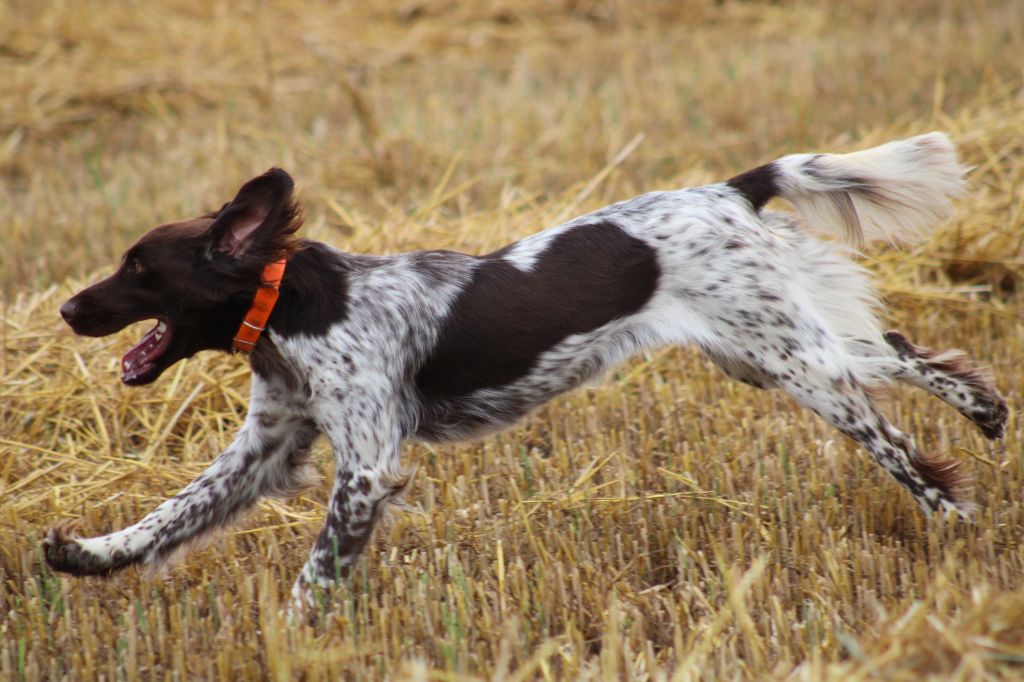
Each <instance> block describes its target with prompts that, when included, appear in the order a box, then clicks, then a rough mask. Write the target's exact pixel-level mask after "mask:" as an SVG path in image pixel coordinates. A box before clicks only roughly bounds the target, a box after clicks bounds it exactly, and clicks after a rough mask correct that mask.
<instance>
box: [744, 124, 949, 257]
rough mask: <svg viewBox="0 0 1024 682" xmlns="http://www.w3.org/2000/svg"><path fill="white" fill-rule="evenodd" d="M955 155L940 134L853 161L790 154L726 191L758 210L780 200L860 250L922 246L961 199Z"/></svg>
mask: <svg viewBox="0 0 1024 682" xmlns="http://www.w3.org/2000/svg"><path fill="white" fill-rule="evenodd" d="M967 170H968V168H967V167H965V166H962V165H960V163H959V162H958V161H957V157H956V148H955V147H954V146H953V143H952V142H951V141H950V139H949V137H948V136H946V135H945V134H944V133H928V134H927V135H918V136H917V137H911V138H909V139H906V140H896V141H894V142H889V143H887V144H883V145H882V146H880V147H874V148H872V149H865V150H864V151H860V152H854V153H852V154H792V155H790V156H784V157H782V158H781V159H778V160H776V161H773V162H771V163H769V164H766V165H764V166H760V167H758V168H755V169H753V170H750V171H747V172H746V173H743V174H741V175H737V176H736V177H734V178H732V179H731V180H729V181H727V183H726V184H727V185H728V186H729V187H732V188H733V189H734V190H736V191H737V192H739V193H740V194H741V195H742V196H743V197H745V198H746V199H747V200H748V201H750V203H751V204H752V205H753V206H754V209H755V210H758V211H759V210H761V208H762V207H763V206H764V205H765V203H767V201H768V200H769V199H771V198H773V197H776V196H778V197H782V198H783V199H786V200H787V201H789V202H790V203H792V204H793V205H794V206H796V208H797V210H798V211H799V212H800V214H801V215H802V216H803V218H804V220H805V221H806V223H807V224H808V226H809V227H810V228H812V229H816V230H820V231H822V232H826V233H828V234H833V235H836V236H839V237H842V238H843V239H844V240H845V241H847V242H849V243H850V244H853V245H854V246H860V245H861V244H863V243H864V242H869V241H873V240H879V239H880V240H884V241H887V242H890V243H899V242H903V243H914V242H918V241H921V240H922V239H924V238H925V237H927V236H928V234H929V233H930V232H931V228H932V227H933V226H934V225H935V224H936V223H938V222H939V221H941V220H943V219H944V218H947V217H948V216H949V214H950V213H951V212H952V204H951V203H950V199H952V198H953V197H957V196H960V195H962V194H963V193H964V188H965V182H964V174H965V173H966V172H967Z"/></svg>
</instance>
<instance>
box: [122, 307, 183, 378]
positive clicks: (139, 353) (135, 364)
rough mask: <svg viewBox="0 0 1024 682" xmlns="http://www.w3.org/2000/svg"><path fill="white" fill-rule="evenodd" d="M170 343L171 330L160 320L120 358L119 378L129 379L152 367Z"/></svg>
mask: <svg viewBox="0 0 1024 682" xmlns="http://www.w3.org/2000/svg"><path fill="white" fill-rule="evenodd" d="M170 343H171V330H170V328H168V326H167V323H166V322H163V321H160V322H157V323H156V326H155V327H153V328H152V329H150V330H149V331H148V332H146V335H145V336H143V337H142V340H141V341H139V342H138V343H137V344H135V345H134V346H133V347H132V349H131V350H129V351H128V352H127V353H125V354H124V357H122V358H121V380H122V381H130V380H131V379H134V378H136V377H138V376H140V375H142V374H144V373H145V372H147V371H149V370H150V369H152V368H153V365H154V364H155V362H156V359H157V358H158V357H160V356H161V355H163V353H164V351H165V350H167V346H168V345H169V344H170Z"/></svg>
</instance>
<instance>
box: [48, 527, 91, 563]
mask: <svg viewBox="0 0 1024 682" xmlns="http://www.w3.org/2000/svg"><path fill="white" fill-rule="evenodd" d="M79 525H81V520H80V519H67V520H65V521H61V522H59V523H58V524H57V525H55V526H54V527H53V528H51V529H50V530H49V532H47V534H46V537H45V538H44V539H43V557H45V559H46V564H47V565H48V566H49V567H50V568H52V569H53V570H55V571H60V572H61V573H71V574H73V575H80V574H81V571H80V569H79V567H80V566H81V565H82V564H83V563H86V562H83V551H82V545H81V544H80V543H79V542H78V539H77V533H76V531H77V530H78V526H79Z"/></svg>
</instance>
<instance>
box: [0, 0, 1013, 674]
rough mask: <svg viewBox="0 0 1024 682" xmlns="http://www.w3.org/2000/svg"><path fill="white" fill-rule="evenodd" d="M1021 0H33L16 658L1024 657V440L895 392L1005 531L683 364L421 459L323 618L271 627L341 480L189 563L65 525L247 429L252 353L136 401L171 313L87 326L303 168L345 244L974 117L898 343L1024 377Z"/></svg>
mask: <svg viewBox="0 0 1024 682" xmlns="http://www.w3.org/2000/svg"><path fill="white" fill-rule="evenodd" d="M1021 55H1024V2H1022V1H1021V0H908V1H906V2H891V3H885V2H874V1H871V0H846V1H845V2H842V3H829V4H826V3H815V2H803V1H800V0H792V1H791V0H781V1H779V2H770V3H768V2H765V3H761V2H740V1H736V0H726V1H724V2H714V3H712V2H696V1H695V0H557V1H541V0H522V1H516V0H482V1H480V2H474V1H470V0H395V1H394V2H386V1H385V0H364V1H362V2H341V3H336V2H327V1H321V0H313V1H310V2H302V3H298V2H296V3H288V2H283V1H278V0H263V1H261V2H257V3H245V2H234V1H233V0H223V1H222V0H214V1H210V0H202V1H200V0H174V1H170V2H162V3H152V2H123V3H105V2H98V1H96V2H93V1H90V0H86V1H83V2H66V1H60V0H53V1H49V0H47V1H45V2H37V1H35V0H7V1H6V2H3V3H0V217H2V220H0V246H2V257H0V290H2V304H0V348H2V351H0V539H2V541H0V678H2V679H5V680H88V679H107V680H121V679H125V680H139V679H142V680H150V679H154V680H193V679H225V680H226V679H275V680H289V679H309V680H315V679H358V680H365V679H379V678H384V677H387V678H391V679H437V680H469V679H498V680H505V679H515V680H529V679H545V680H548V679H606V680H620V679H638V680H667V679H680V680H691V679H692V680H697V679H700V680H718V679H784V678H785V679H797V680H858V679H869V678H870V679H896V680H900V679H902V680H920V679H926V678H929V677H930V678H933V679H1020V678H1021V677H1022V676H1024V503H1022V495H1021V490H1022V484H1024V446H1022V445H1021V438H1020V436H1021V426H1020V423H1019V421H1016V420H1014V419H1013V418H1011V422H1010V425H1009V429H1008V434H1007V437H1006V438H1005V439H1004V440H1002V441H999V442H996V443H989V442H987V441H985V440H984V439H983V438H982V437H981V436H980V435H979V434H978V433H976V432H975V431H974V430H973V428H972V427H971V426H970V425H969V424H966V423H965V422H964V421H963V420H962V419H961V418H959V416H958V415H956V414H955V413H954V412H953V411H952V410H951V409H948V408H946V407H945V406H943V405H940V404H939V403H938V402H936V401H935V400H933V399H930V398H928V397H926V396H924V395H923V394H921V393H920V392H912V391H910V390H907V389H902V388H898V389H895V390H893V392H892V395H891V398H890V399H889V400H888V402H887V405H886V410H887V412H889V413H890V414H891V415H892V416H893V418H894V420H895V422H896V423H897V424H898V425H900V427H901V428H903V429H904V430H906V431H908V432H909V433H911V434H912V435H913V436H914V437H915V438H916V439H917V441H918V442H919V443H920V444H922V446H923V447H924V448H925V449H927V450H928V451H931V452H936V453H940V454H942V455H953V456H956V457H958V458H959V459H961V460H963V461H964V462H965V466H966V468H967V470H968V471H970V472H971V473H972V474H973V476H974V478H975V481H976V483H975V487H974V489H973V492H972V495H973V498H974V500H975V501H976V502H977V503H978V505H979V508H980V511H979V513H978V514H977V518H976V520H975V521H974V522H973V523H971V524H963V523H953V522H942V521H940V520H936V521H932V522H929V521H927V520H926V519H925V518H923V517H922V516H921V515H920V513H919V512H918V511H917V509H916V508H915V506H914V504H913V502H912V501H911V499H910V498H909V497H908V496H907V495H905V494H903V493H902V492H901V491H900V489H899V488H898V486H897V485H896V484H895V483H894V482H892V481H891V480H889V479H888V477H887V476H886V475H885V474H884V473H883V472H882V471H881V470H880V469H879V468H878V467H876V466H875V465H874V464H873V463H871V462H870V461H869V458H868V456H867V455H866V454H865V453H864V452H862V451H860V450H859V449H857V448H856V447H854V446H853V445H852V444H851V443H849V442H847V441H846V440H845V439H844V438H843V437H842V436H840V435H839V434H838V433H837V432H835V431H833V430H831V429H830V428H828V427H826V426H825V425H824V424H823V423H822V422H821V421H820V420H819V419H817V418H816V417H814V416H813V415H812V414H810V413H809V412H806V411H802V410H800V409H798V408H796V407H795V406H794V405H793V404H792V403H791V402H790V401H789V400H788V399H787V398H786V397H785V396H782V395H779V394H776V393H764V392H757V391H755V390H754V389H751V388H748V387H745V386H742V385H739V384H735V383H731V382H729V381H727V380H726V379H725V378H724V377H723V376H721V375H720V374H719V373H718V372H717V370H716V369H715V368H714V367H712V366H710V365H709V364H708V363H707V362H706V361H705V360H703V359H702V358H701V357H700V356H699V355H698V354H697V353H696V352H694V351H693V350H691V349H666V350H664V351H662V352H659V353H654V354H652V355H650V356H649V357H646V358H640V359H637V360H636V361H635V362H632V363H629V364H627V365H626V366H624V367H622V368H621V369H620V370H618V371H615V372H613V373H612V374H611V375H609V376H608V377H607V379H606V380H605V381H604V382H603V383H602V384H600V385H598V386H595V387H592V388H589V389H587V390H584V391H581V392H577V393H575V394H572V395H570V396H567V397H565V398H563V399H560V400H558V401H556V402H555V403H553V404H551V405H550V406H548V407H547V408H545V409H542V410H540V411H539V412H538V413H537V414H535V415H533V416H532V417H531V418H529V419H528V420H527V421H525V422H524V423H523V424H522V425H521V426H520V427H519V428H517V429H515V430H512V431H509V432H507V433H504V434H501V435H498V436H495V437H491V438H488V439H486V440H484V441H482V442H480V443H471V444H460V445H454V446H445V447H436V448H435V447H427V446H422V445H414V446H410V447H408V448H407V449H406V452H405V457H406V462H407V463H408V464H416V465H418V468H419V470H418V474H417V477H416V478H415V480H414V483H413V484H412V486H411V490H410V492H409V495H408V496H407V498H406V503H407V508H405V509H397V510H395V511H394V512H393V513H391V514H390V516H389V518H388V519H387V521H386V523H385V524H384V525H383V527H382V528H380V529H379V530H378V532H377V534H376V536H375V539H374V541H373V542H372V543H371V545H370V547H369V548H368V551H367V553H366V555H365V557H364V558H363V559H362V560H361V562H360V564H359V565H358V569H357V570H356V571H355V573H354V575H353V577H352V578H351V580H350V581H349V582H348V583H346V584H345V585H344V586H342V587H341V589H340V590H339V591H338V592H337V594H336V595H335V597H334V603H333V612H332V614H331V615H330V616H329V617H327V618H325V619H323V621H322V622H321V623H320V624H318V625H317V626H316V627H309V626H289V625H288V623H287V622H286V621H285V620H283V619H282V618H281V617H280V615H279V611H280V608H281V604H282V602H283V600H284V599H285V598H286V596H287V593H288V589H289V588H290V585H291V581H292V580H293V578H294V576H295V575H296V572H297V571H298V569H299V568H300V566H301V565H302V563H303V561H304V559H305V556H306V553H307V551H308V549H309V548H310V546H311V544H312V542H313V538H314V537H315V533H316V532H317V530H318V527H319V522H320V519H321V518H322V515H323V511H324V504H325V501H326V496H327V492H328V490H329V484H330V477H331V472H330V470H329V467H328V462H329V456H328V453H327V451H326V447H325V446H323V445H320V446H318V447H319V450H318V455H317V461H318V463H319V466H320V468H321V470H322V472H323V476H324V482H323V484H322V485H320V486H318V487H315V488H313V489H311V490H310V491H308V492H307V493H306V494H304V495H302V496H301V497H299V498H297V499H294V500H290V501H288V502H265V503H262V504H260V505H259V507H258V508H257V510H256V511H255V512H254V513H253V514H251V515H250V516H248V517H247V518H246V519H245V521H244V522H243V523H242V524H241V525H239V526H237V527H234V528H232V529H230V530H228V531H226V532H225V533H223V534H222V535H221V536H219V537H217V538H216V539H214V540H213V541H212V543H211V544H209V545H208V546H207V547H205V548H203V549H199V550H197V551H195V552H193V553H192V554H191V555H189V556H188V557H186V558H185V560H184V561H183V562H182V563H180V564H178V565H177V566H176V567H174V568H173V569H171V570H170V571H168V572H167V573H166V574H163V575H159V576H151V575H146V574H144V573H141V572H137V571H135V570H134V569H131V570H128V571H125V572H123V573H121V574H119V575H117V576H115V577H113V578H111V579H106V580H103V579H69V578H66V577H61V576H57V575H54V574H52V573H50V572H49V571H48V570H47V569H46V568H45V567H44V565H43V562H42V560H41V554H40V550H39V542H40V539H41V537H42V535H43V534H44V532H45V530H46V529H47V528H48V527H49V526H50V525H52V524H53V523H55V522H57V521H59V520H62V519H67V518H73V517H81V518H82V519H83V532H85V533H89V534H98V533H102V532H108V531H110V530H113V529H117V528H120V527H123V526H125V525H128V524H130V523H132V522H134V521H135V520H137V519H138V518H139V517H141V516H142V515H143V514H145V513H146V512H147V511H149V510H150V509H152V508H153V507H154V506H155V505H157V504H158V503H159V502H160V501H162V500H163V499H165V498H166V497H168V496H170V495H173V494H174V493H175V492H176V491H177V490H178V489H180V488H181V487H182V486H183V485H185V484H186V483H187V482H188V481H189V480H191V478H192V477H194V476H195V475H197V474H198V473H199V472H200V471H202V469H203V468H204V467H205V466H206V465H207V464H208V463H209V462H210V461H211V460H212V459H213V457H214V456H215V455H216V454H217V453H218V452H219V451H220V448H222V447H223V446H225V445H226V444H227V443H228V442H229V441H230V439H231V437H232V434H233V432H234V431H235V430H236V429H237V427H238V426H239V424H240V423H241V421H242V419H243V417H244V414H245V409H246V397H247V392H248V383H249V373H248V367H247V366H246V365H245V363H244V362H243V361H242V360H239V359H237V358H233V357H228V356H224V355H216V354H205V355H201V356H199V357H197V358H194V359H192V360H189V361H187V362H184V363H180V364H179V365H178V366H176V367H174V368H172V369H171V370H170V371H168V372H167V373H166V374H165V375H164V377H163V378H162V379H161V380H160V381H158V382H157V383H156V384H154V385H152V386H149V387H145V388H140V389H128V388H125V387H123V386H122V385H121V384H120V382H119V380H118V373H117V362H118V358H119V356H120V355H121V353H122V352H124V350H125V349H126V348H127V347H128V346H129V344H130V343H132V342H133V341H134V339H135V338H137V337H138V336H139V335H140V333H141V331H144V326H143V325H140V326H137V327H135V328H132V329H129V330H127V331H126V332H124V333H121V334H117V335H115V336H113V337H110V338H105V339H86V338H78V337H75V336H73V335H72V334H71V333H70V331H69V330H68V329H67V328H66V327H65V326H63V325H62V323H61V322H60V320H59V318H58V316H57V313H56V310H57V307H58V306H59V305H60V303H61V302H62V301H63V300H64V299H65V298H66V297H67V296H69V295H70V294H71V293H72V292H73V291H75V290H76V289H77V288H79V287H81V286H83V285H84V284H86V283H88V282H90V281H92V280H94V279H95V278H97V277H99V276H101V275H103V274H104V273H106V272H109V270H110V268H111V267H112V266H113V264H114V263H115V262H116V258H117V257H118V255H119V254H120V253H121V252H122V250H123V249H124V248H125V247H126V246H127V245H128V244H130V243H131V241H132V240H133V239H134V238H135V237H137V236H138V235H139V234H140V233H141V232H142V231H144V230H145V229H148V228H149V227H151V226H153V225H156V224H158V223H160V222H163V221H169V220H172V219H180V218H186V217H191V216H194V215H197V214H199V213H200V212H205V211H206V210H209V209H211V208H215V207H217V206H220V204H221V203H223V202H224V201H226V200H227V199H229V198H230V197H231V196H233V192H234V191H235V190H236V189H237V187H238V186H239V185H240V184H241V183H242V182H243V181H244V180H246V179H248V178H249V177H251V176H252V175H255V174H257V173H259V172H262V171H263V170H265V169H266V168H267V167H269V166H270V165H272V164H278V165H281V166H283V167H285V168H286V169H288V170H289V171H290V172H291V173H293V175H294V176H295V177H296V179H297V180H298V182H299V193H300V197H301V199H302V201H303V202H304V204H305V207H306V215H307V220H306V226H305V228H304V230H305V233H306V234H307V235H308V236H311V237H314V238H317V239H321V240H324V241H328V242H330V243H332V244H335V245H337V246H339V247H340V248H344V249H348V250H352V251H359V252H374V253H377V252H395V251H401V250H409V249H416V248H428V247H429V248H449V249H460V250H465V251H469V252H474V253H482V252H485V251H487V250H490V249H494V248H497V247H499V246H501V245H503V244H504V243H506V242H508V241H509V240H512V239H515V238H517V237H521V236H523V235H526V234H529V233H531V232H533V231H536V230H538V229H540V228H542V227H545V226H548V225H551V224H554V223H557V222H559V221H561V220H563V219H565V218H568V217H571V216H573V215H576V214H578V213H581V212H584V211H586V210H590V209H592V208H596V207H598V206H601V205H603V204H605V203H609V202H611V201H613V200H618V199H622V198H627V197H629V196H632V195H634V194H637V193H640V192H643V191H647V190H653V189H666V188H673V187H679V186H684V185H691V184H699V183H702V182H707V181H711V180H716V179H724V178H726V177H729V176H730V175H731V174H734V173H736V172H739V171H742V170H746V169H748V168H750V167H753V166H754V165H757V164H759V163H763V162H765V161H767V160H770V159H772V158H775V157H777V156H779V155H782V154H785V153H790V152H796V151H808V150H827V151H851V150H854V149H857V148H861V147H865V146H870V145H873V144H877V143H880V142H882V141H884V140H887V139H889V138H893V137H900V136H907V135H911V134H916V133H920V132H925V131H928V130H932V129H941V130H946V131H948V132H949V133H950V134H951V135H952V136H953V137H954V139H955V140H956V141H957V143H958V144H959V146H960V149H961V154H962V158H963V159H964V161H965V162H967V163H969V164H972V165H973V166H974V170H973V172H972V173H971V176H970V185H971V193H970V196H969V197H967V198H965V199H964V200H962V201H960V202H959V203H958V206H957V211H956V214H955V216H954V217H953V218H952V219H951V220H950V221H948V222H947V223H945V224H943V225H942V226H940V227H939V229H938V230H937V232H936V234H935V236H934V237H933V238H932V239H931V240H929V241H928V242H927V243H925V244H923V245H922V246H920V247H916V248H914V249H913V250H910V251H907V252H903V253H899V252H896V251H894V250H892V249H888V248H871V249H869V250H868V251H867V253H866V254H865V255H864V263H865V264H866V265H867V266H868V267H869V268H871V269H872V270H873V271H874V272H875V273H876V275H877V281H878V285H879V287H880V289H881V291H882V293H883V295H884V297H885V300H886V302H887V305H888V306H889V309H888V312H887V313H886V315H887V318H888V319H887V320H886V324H887V325H890V326H892V327H895V328H900V329H902V330H904V331H905V332H906V333H908V334H909V335H910V337H911V338H914V339H916V340H917V341H918V343H921V344H924V345H928V346H932V347H938V348H943V347H953V346H959V347H964V348H966V349H968V350H969V351H970V352H971V353H972V354H974V355H975V356H976V357H978V358H979V359H983V360H984V361H986V362H988V363H990V364H991V365H992V366H993V368H994V370H995V375H996V377H997V384H998V385H999V387H1000V389H1001V390H1002V391H1003V392H1004V393H1005V394H1006V395H1007V397H1008V399H1009V401H1010V403H1011V407H1012V406H1013V405H1014V404H1015V403H1016V402H1017V400H1018V397H1019V390H1020V386H1021V380H1022V377H1024V363H1022V362H1021V358H1022V357H1024V320H1022V312H1024V306H1022V298H1021V292H1022V286H1024V281H1022V278H1021V277H1022V274H1024V191H1022V188H1024V70H1022V61H1021Z"/></svg>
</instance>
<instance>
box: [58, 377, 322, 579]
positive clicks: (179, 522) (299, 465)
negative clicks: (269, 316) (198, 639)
mask: <svg viewBox="0 0 1024 682" xmlns="http://www.w3.org/2000/svg"><path fill="white" fill-rule="evenodd" d="M283 390H284V389H283V388H282V387H280V386H271V387H268V386H267V385H265V384H264V382H262V381H260V380H258V379H255V378H254V381H253V398H252V407H251V409H250V411H249V415H248V417H247V418H246V421H245V424H244V425H243V426H242V429H241V431H240V432H239V433H238V436H237V437H236V438H235V441H234V442H233V443H232V444H231V445H230V446H229V447H228V448H227V449H226V450H225V451H224V452H223V453H221V454H220V455H219V456H218V457H217V459H216V460H214V462H213V464H211V465H210V467H209V468H207V469H206V471H204V472H203V473H202V474H201V475H200V476H199V477H198V478H197V479H196V480H194V481H192V483H190V484H189V485H188V486H186V487H185V489H184V490H182V491H181V492H180V493H178V494H177V495H175V496H174V497H173V498H171V499H169V500H167V501H166V502H164V503H163V504H161V505H160V506H159V507H157V509H155V510H154V511H153V512H151V513H150V514H148V515H146V517H145V518H143V519H142V520H141V521H139V522H138V523H136V524H134V525H132V526H130V527H128V528H125V529H124V530H121V531H118V532H115V533H110V534H109V535H103V536H99V537H93V538H79V537H75V536H74V529H75V526H76V524H75V523H74V522H71V523H63V524H58V525H57V526H56V527H55V528H53V529H51V530H50V532H49V533H48V535H47V537H46V539H45V540H44V542H43V545H44V555H45V557H46V562H47V563H48V564H49V565H50V567H51V568H53V569H54V570H57V571H61V572H64V573H71V574H73V575H109V574H110V573H113V572H114V571H117V570H119V569H122V568H125V567H127V566H130V565H132V564H145V565H159V564H162V563H164V562H166V561H168V560H169V559H170V558H171V557H172V556H174V555H175V554H176V553H177V552H178V551H179V550H182V549H184V548H186V547H187V546H189V545H190V544H191V543H192V542H194V541H196V540H198V539H200V538H202V537H203V536H205V535H207V534H208V533H210V532H212V531H214V530H217V529H218V528H220V527H222V526H225V525H227V524H229V523H231V522H232V521H233V520H234V519H236V518H237V517H238V516H239V515H240V514H241V513H243V512H244V511H246V510H248V509H250V508H251V507H252V506H253V505H254V504H255V503H256V502H257V501H258V500H259V499H260V498H261V497H263V496H266V495H275V496H287V495H291V494H294V493H295V492H297V491H298V490H299V489H301V488H302V487H304V486H305V485H306V484H307V482H308V478H309V469H308V462H307V458H308V455H309V449H310V447H311V446H312V444H313V441H314V440H315V439H316V437H317V433H318V431H317V429H316V427H315V424H314V423H313V421H312V420H311V419H309V418H308V417H306V416H304V415H303V414H302V413H301V412H298V411H295V410H293V409H291V408H293V407H294V405H292V404H290V402H289V401H288V400H287V399H286V398H285V397H284V395H283V393H282V391H283Z"/></svg>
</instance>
